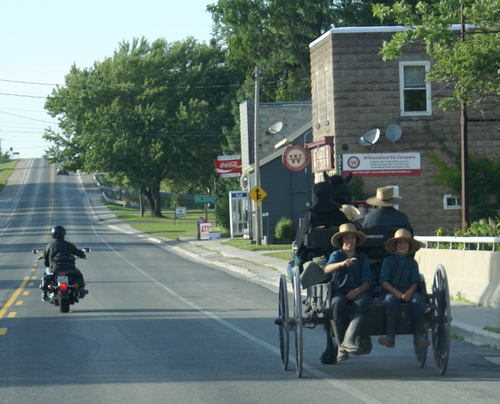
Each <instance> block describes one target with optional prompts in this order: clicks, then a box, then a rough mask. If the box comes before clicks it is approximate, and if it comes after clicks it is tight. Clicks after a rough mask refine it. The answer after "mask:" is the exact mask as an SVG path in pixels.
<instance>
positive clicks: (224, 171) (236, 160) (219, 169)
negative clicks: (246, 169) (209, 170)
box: [214, 154, 242, 178]
mask: <svg viewBox="0 0 500 404" xmlns="http://www.w3.org/2000/svg"><path fill="white" fill-rule="evenodd" d="M214 165H215V174H217V175H218V176H220V177H221V178H227V177H240V176H241V171H242V166H241V156H240V155H238V154H235V155H231V156H219V157H217V160H215V161H214Z"/></svg>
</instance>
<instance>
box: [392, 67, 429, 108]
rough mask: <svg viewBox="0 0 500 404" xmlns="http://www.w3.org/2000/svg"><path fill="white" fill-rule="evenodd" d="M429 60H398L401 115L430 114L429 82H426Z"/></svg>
mask: <svg viewBox="0 0 500 404" xmlns="http://www.w3.org/2000/svg"><path fill="white" fill-rule="evenodd" d="M430 67H431V64H430V62H427V61H421V62H400V64H399V82H400V100H401V101H400V102H401V115H431V114H432V100H431V83H430V82H427V81H426V80H425V79H426V76H427V72H428V71H429V69H430Z"/></svg>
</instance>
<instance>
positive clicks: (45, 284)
mask: <svg viewBox="0 0 500 404" xmlns="http://www.w3.org/2000/svg"><path fill="white" fill-rule="evenodd" d="M53 280H54V276H53V275H44V276H43V277H42V281H41V283H40V289H42V290H49V285H50V284H52V282H53Z"/></svg>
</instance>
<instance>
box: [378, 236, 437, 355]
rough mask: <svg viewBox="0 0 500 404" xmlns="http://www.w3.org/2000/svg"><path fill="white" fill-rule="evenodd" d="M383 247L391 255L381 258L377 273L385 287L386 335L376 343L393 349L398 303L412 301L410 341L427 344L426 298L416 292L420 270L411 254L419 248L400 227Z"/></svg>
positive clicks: (420, 344) (417, 344)
mask: <svg viewBox="0 0 500 404" xmlns="http://www.w3.org/2000/svg"><path fill="white" fill-rule="evenodd" d="M385 248H386V249H387V251H389V252H390V253H391V254H392V255H390V256H389V257H387V258H386V259H384V262H383V264H382V271H381V274H380V283H381V285H382V287H383V288H384V290H385V294H384V295H383V298H384V303H385V326H386V334H387V335H386V336H385V337H380V338H379V340H378V342H379V344H380V345H385V346H386V347H388V348H394V346H395V345H396V344H395V338H396V328H397V321H398V312H399V306H400V304H401V303H402V302H409V303H410V304H411V314H412V326H413V343H414V344H415V345H416V346H429V345H430V342H429V340H428V339H427V336H426V333H425V328H424V327H425V300H424V297H423V296H422V294H421V293H420V291H419V285H420V273H419V271H418V263H417V261H415V259H414V258H413V255H414V254H415V253H416V252H417V251H418V250H419V249H420V243H419V242H418V241H417V240H415V239H414V238H413V237H412V235H411V234H410V232H409V230H407V229H399V230H398V231H397V232H396V234H395V235H394V237H392V238H390V239H389V240H387V241H386V243H385Z"/></svg>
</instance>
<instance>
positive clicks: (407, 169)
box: [342, 153, 421, 177]
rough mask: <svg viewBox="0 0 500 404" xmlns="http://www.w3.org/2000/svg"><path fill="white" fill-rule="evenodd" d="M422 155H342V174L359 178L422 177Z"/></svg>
mask: <svg viewBox="0 0 500 404" xmlns="http://www.w3.org/2000/svg"><path fill="white" fill-rule="evenodd" d="M420 169H421V165H420V153H359V154H343V155H342V173H343V174H344V175H346V174H349V173H350V172H352V173H353V175H355V176H358V177H379V176H389V175H420Z"/></svg>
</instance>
